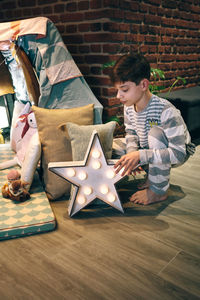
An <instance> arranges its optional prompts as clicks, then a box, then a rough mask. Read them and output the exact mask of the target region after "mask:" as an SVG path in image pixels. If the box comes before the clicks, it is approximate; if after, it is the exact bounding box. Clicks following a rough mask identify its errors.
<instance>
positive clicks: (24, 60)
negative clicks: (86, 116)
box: [0, 17, 103, 124]
mask: <svg viewBox="0 0 200 300" xmlns="http://www.w3.org/2000/svg"><path fill="white" fill-rule="evenodd" d="M1 45H2V47H1ZM5 45H7V46H5ZM0 50H1V54H2V55H3V57H4V60H5V63H6V65H7V67H8V69H9V72H10V74H11V77H12V82H13V87H14V91H15V96H16V98H17V101H19V102H21V103H26V102H28V101H30V102H34V104H35V105H38V106H39V107H42V108H49V109H54V108H72V107H81V106H84V105H87V104H90V103H93V104H94V123H96V124H98V123H101V122H102V111H103V107H102V105H101V104H100V103H99V101H98V100H97V98H96V97H95V96H94V94H93V93H92V91H91V89H90V87H89V86H88V84H87V82H86V81H85V79H84V77H83V75H82V74H81V72H80V70H79V68H78V67H77V65H76V63H75V62H74V60H73V58H72V56H71V54H70V53H69V51H68V49H67V47H66V46H65V44H64V43H63V40H62V38H61V36H60V33H59V32H58V30H57V28H56V26H55V25H54V24H53V22H52V21H51V20H49V19H48V18H45V17H37V18H31V19H25V20H20V21H13V22H6V23H1V24H0ZM19 61H20V65H19ZM19 66H21V68H20V67H19ZM30 66H31V67H30ZM32 68H33V69H32ZM30 73H32V75H31V74H30ZM33 76H35V78H36V79H37V80H33ZM37 84H38V86H37ZM31 96H33V99H31V98H32V97H31Z"/></svg>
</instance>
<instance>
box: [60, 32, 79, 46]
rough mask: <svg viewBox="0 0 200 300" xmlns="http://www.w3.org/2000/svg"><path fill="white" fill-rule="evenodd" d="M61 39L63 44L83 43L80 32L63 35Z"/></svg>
mask: <svg viewBox="0 0 200 300" xmlns="http://www.w3.org/2000/svg"><path fill="white" fill-rule="evenodd" d="M63 40H64V43H65V44H67V45H68V44H80V43H83V37H82V35H80V34H76V35H64V36H63Z"/></svg>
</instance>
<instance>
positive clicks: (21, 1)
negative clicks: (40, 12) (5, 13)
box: [9, 0, 56, 8]
mask: <svg viewBox="0 0 200 300" xmlns="http://www.w3.org/2000/svg"><path fill="white" fill-rule="evenodd" d="M55 1H56V0H50V1H49V2H50V3H53V2H55ZM41 2H42V4H48V3H47V0H42V1H41ZM11 4H12V3H11V2H9V5H11ZM18 5H19V7H27V6H29V7H30V6H35V5H36V1H35V0H29V1H26V0H19V1H18ZM12 8H13V7H12Z"/></svg>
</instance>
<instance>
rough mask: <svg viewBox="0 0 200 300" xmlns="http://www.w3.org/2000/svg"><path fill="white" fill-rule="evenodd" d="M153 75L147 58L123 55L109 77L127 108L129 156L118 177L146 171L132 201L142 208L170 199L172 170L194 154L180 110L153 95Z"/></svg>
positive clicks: (119, 165) (124, 158)
mask: <svg viewBox="0 0 200 300" xmlns="http://www.w3.org/2000/svg"><path fill="white" fill-rule="evenodd" d="M150 72H151V69H150V65H149V63H148V61H147V60H146V59H145V57H144V56H142V55H140V54H136V55H123V56H122V57H120V59H119V60H118V61H117V62H116V64H115V65H114V67H113V69H112V73H111V76H110V77H111V81H112V82H113V84H114V86H115V87H116V88H117V90H118V93H117V98H118V99H119V100H120V102H121V103H122V104H123V105H124V124H125V131H126V149H127V154H125V155H123V156H122V157H121V158H120V159H119V161H118V162H117V163H116V165H115V169H116V173H118V172H119V171H120V170H121V169H122V168H124V169H123V172H122V175H124V174H126V175H129V174H131V173H132V170H134V169H135V168H136V167H137V165H138V164H140V165H141V166H143V168H144V169H145V170H147V174H148V176H147V181H146V183H145V184H144V185H143V186H142V187H141V189H140V190H139V191H138V192H136V193H135V194H133V195H132V196H131V197H130V201H132V202H134V203H137V204H143V205H147V204H151V203H154V202H158V201H163V200H165V199H167V191H168V188H169V178H170V169H171V167H174V166H178V165H181V164H183V163H184V162H185V161H186V160H187V159H188V158H189V156H190V155H191V154H193V153H194V151H195V145H194V144H192V143H191V138H190V134H189V132H188V130H187V127H186V125H185V123H184V121H183V119H182V117H181V114H180V112H179V110H177V109H176V108H175V107H174V106H173V105H172V104H171V103H170V102H169V101H167V100H166V99H162V98H159V97H158V96H156V95H153V94H152V93H151V92H150V90H149V80H150ZM135 171H138V169H136V170H135Z"/></svg>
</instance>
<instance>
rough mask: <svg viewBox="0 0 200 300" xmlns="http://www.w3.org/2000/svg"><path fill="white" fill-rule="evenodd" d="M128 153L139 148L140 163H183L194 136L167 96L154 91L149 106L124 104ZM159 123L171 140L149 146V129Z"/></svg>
mask: <svg viewBox="0 0 200 300" xmlns="http://www.w3.org/2000/svg"><path fill="white" fill-rule="evenodd" d="M124 124H125V131H126V145H127V146H126V148H127V153H128V152H131V151H136V150H139V152H140V164H141V165H145V164H148V163H154V164H167V163H170V164H180V163H182V162H183V161H184V159H185V156H186V148H187V146H186V145H192V144H191V138H190V134H189V131H188V129H187V127H186V124H185V122H184V120H183V118H182V116H181V114H180V111H179V110H178V109H176V108H175V106H174V105H172V104H171V103H170V102H169V101H168V100H166V99H162V98H159V97H158V96H156V95H152V97H151V99H150V101H149V103H148V105H147V107H146V108H145V109H144V110H142V111H141V112H136V111H135V109H134V106H128V107H126V106H124ZM153 126H159V127H160V128H161V129H162V130H163V131H164V133H165V135H166V137H167V140H168V147H167V148H165V149H148V133H149V130H150V129H151V127H153Z"/></svg>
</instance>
